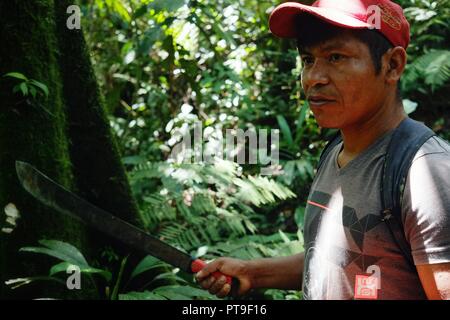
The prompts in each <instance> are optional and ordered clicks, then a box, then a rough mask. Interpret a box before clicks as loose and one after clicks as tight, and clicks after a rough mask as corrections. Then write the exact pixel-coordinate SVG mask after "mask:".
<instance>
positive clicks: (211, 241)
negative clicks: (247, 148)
mask: <svg viewBox="0 0 450 320" xmlns="http://www.w3.org/2000/svg"><path fill="white" fill-rule="evenodd" d="M74 2H75V1H73V0H72V1H67V0H58V1H56V0H54V1H52V0H27V1H21V0H11V1H0V27H1V28H0V43H1V45H0V209H1V211H0V228H1V232H0V280H1V283H0V299H10V298H25V299H30V298H42V297H45V298H64V299H91V298H92V299H113V300H114V299H214V297H213V296H211V295H210V294H208V293H207V292H206V291H203V290H200V289H199V288H198V286H197V285H196V284H195V282H194V281H193V277H192V275H190V274H185V273H184V272H178V271H177V270H176V269H174V268H173V267H171V266H169V265H167V264H165V263H163V262H161V261H159V260H157V259H155V258H153V257H151V256H147V257H144V256H140V255H139V254H137V253H134V252H130V251H129V250H128V249H127V248H126V247H124V246H123V245H121V244H120V243H117V242H116V241H115V240H114V239H110V238H108V237H105V236H103V235H102V234H99V233H98V232H96V231H93V230H91V229H90V228H89V227H87V226H85V225H83V224H81V223H79V222H78V221H76V220H75V219H72V218H70V217H66V216H62V215H61V214H59V213H57V212H55V211H53V210H51V209H49V208H48V207H45V206H43V205H41V204H40V203H39V202H38V201H37V200H35V199H34V198H32V197H31V196H30V195H28V194H27V193H26V192H25V191H24V190H23V188H22V187H21V186H20V185H19V182H18V180H17V175H16V173H15V161H16V160H23V161H27V162H30V163H32V164H33V165H34V166H36V167H37V168H38V169H40V170H42V171H43V172H45V173H46V174H47V175H48V176H50V177H52V178H53V179H54V180H56V181H58V182H59V183H61V184H63V185H64V186H65V187H67V188H68V189H70V190H72V191H73V192H75V193H77V194H79V195H80V196H82V197H83V198H85V199H87V200H88V201H90V202H92V203H94V204H96V205H97V206H99V207H101V208H103V209H105V210H108V211H110V212H111V213H113V214H115V215H117V216H118V217H120V218H122V219H124V220H126V221H128V222H131V223H133V224H135V225H137V226H140V227H141V228H143V229H145V230H146V231H148V232H149V233H151V234H152V235H155V236H157V237H159V238H160V239H162V240H164V241H166V242H168V243H170V244H172V245H173V246H176V247H178V248H180V249H182V250H184V251H186V252H188V253H190V254H191V255H193V256H197V257H201V258H202V259H205V260H209V259H213V258H215V257H219V256H232V257H237V258H243V259H251V258H257V257H272V256H282V255H290V254H294V253H297V252H300V251H301V250H302V249H303V242H302V233H301V230H302V226H303V214H304V208H305V200H306V198H307V196H308V191H309V186H310V184H311V182H312V179H313V177H314V174H315V166H316V164H317V161H318V158H319V155H320V152H321V150H322V148H323V147H324V145H325V143H326V139H327V137H329V136H330V135H331V134H332V133H333V132H332V131H331V130H322V129H320V128H319V127H317V124H316V123H315V120H314V117H313V116H312V113H311V112H310V110H309V108H308V105H307V103H306V101H305V100H304V98H305V97H304V95H303V93H302V91H301V88H300V82H299V76H300V72H301V68H302V66H301V63H300V60H299V58H298V52H297V50H296V48H295V41H288V40H280V39H278V38H276V37H274V36H273V35H272V34H271V33H270V31H269V29H268V17H269V13H270V12H271V11H272V10H273V8H274V7H275V6H276V5H278V4H279V3H281V1H273V0H270V1H265V0H103V1H102V0H96V1H94V0H92V1H78V2H77V3H74ZM303 2H304V3H312V1H303ZM395 2H398V3H400V4H401V5H402V6H403V7H404V8H405V14H406V16H407V18H408V20H409V22H410V24H411V44H410V46H409V48H408V66H407V68H406V71H405V74H404V75H403V77H402V80H401V92H402V98H403V99H404V106H405V109H406V111H407V112H408V113H409V114H410V116H411V117H412V118H414V119H416V120H420V121H423V122H425V123H426V124H427V125H428V126H429V127H431V128H433V130H435V131H436V132H437V133H438V134H439V135H440V136H442V137H443V138H445V139H447V140H449V139H450V113H449V112H448V108H449V103H448V101H449V95H448V91H449V89H450V88H449V79H450V51H449V41H450V36H449V34H450V28H449V21H450V1H448V0H436V1H432V0H430V1H428V0H401V1H395ZM73 4H77V5H79V8H80V9H81V30H77V29H72V30H71V29H69V28H67V19H69V17H70V16H71V14H70V13H68V12H67V8H68V7H69V6H71V5H73ZM197 121H200V122H201V123H202V126H203V138H204V146H203V148H204V150H208V148H214V146H217V144H218V143H220V133H221V132H222V133H223V132H224V131H225V130H226V129H233V130H234V132H236V130H237V129H242V130H244V131H245V130H248V129H255V130H259V129H269V130H270V129H277V130H279V132H280V155H279V157H280V167H279V168H278V169H277V170H276V172H275V174H274V175H272V176H263V175H261V174H260V169H261V167H262V165H261V164H247V165H238V164H236V163H235V162H231V161H225V160H221V159H217V160H216V161H214V162H213V163H207V162H203V163H194V164H187V163H177V162H174V161H170V160H169V159H168V158H169V154H170V152H171V150H173V147H174V146H175V145H177V143H179V142H180V141H181V140H182V137H183V135H184V134H185V133H186V132H192V131H193V126H194V123H196V122H197ZM70 265H77V266H79V267H80V269H81V272H82V284H81V289H80V290H76V289H75V290H69V289H68V288H67V286H66V279H67V277H68V276H69V275H68V274H67V273H66V270H67V268H68V267H69V266H70ZM243 298H244V299H256V298H258V299H301V292H297V291H282V290H258V291H253V292H251V293H249V294H248V295H247V296H245V297H243Z"/></svg>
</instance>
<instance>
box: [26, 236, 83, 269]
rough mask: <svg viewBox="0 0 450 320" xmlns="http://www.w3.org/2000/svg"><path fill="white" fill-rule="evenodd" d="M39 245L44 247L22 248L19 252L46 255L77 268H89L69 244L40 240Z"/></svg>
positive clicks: (81, 256)
mask: <svg viewBox="0 0 450 320" xmlns="http://www.w3.org/2000/svg"><path fill="white" fill-rule="evenodd" d="M39 243H40V244H41V245H43V246H44V247H24V248H21V249H20V250H19V251H23V252H34V253H42V254H46V255H49V256H52V257H55V258H58V259H60V260H62V261H66V262H70V263H72V264H75V265H77V266H79V267H82V266H89V265H88V263H87V261H86V259H85V258H84V256H83V255H82V254H81V252H80V251H79V250H78V249H77V248H75V247H74V246H72V245H71V244H69V243H66V242H62V241H58V240H40V241H39Z"/></svg>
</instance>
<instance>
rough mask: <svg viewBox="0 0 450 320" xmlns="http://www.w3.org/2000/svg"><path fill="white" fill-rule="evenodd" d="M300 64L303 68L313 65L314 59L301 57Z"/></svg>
mask: <svg viewBox="0 0 450 320" xmlns="http://www.w3.org/2000/svg"><path fill="white" fill-rule="evenodd" d="M302 62H303V64H304V65H305V66H307V65H311V64H313V63H314V59H313V58H312V57H303V58H302Z"/></svg>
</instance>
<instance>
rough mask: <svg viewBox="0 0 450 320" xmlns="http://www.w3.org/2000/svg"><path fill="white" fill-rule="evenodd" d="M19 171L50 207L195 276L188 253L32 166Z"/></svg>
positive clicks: (21, 166) (25, 183)
mask: <svg viewBox="0 0 450 320" xmlns="http://www.w3.org/2000/svg"><path fill="white" fill-rule="evenodd" d="M16 171H17V176H18V177H19V180H20V183H21V184H22V186H23V187H24V188H25V190H26V191H27V192H29V193H30V194H31V195H32V196H33V197H35V198H36V199H38V200H39V201H41V202H42V203H44V204H46V205H47V206H49V207H51V208H53V209H55V210H57V211H59V212H61V213H64V214H68V215H70V216H72V217H76V218H78V219H80V220H81V221H83V222H85V223H86V224H88V225H90V226H92V227H94V228H95V229H97V230H98V231H101V232H103V233H105V234H107V235H109V236H111V237H113V238H115V239H118V240H119V241H121V242H123V243H125V244H126V245H128V246H130V247H131V248H133V249H136V250H138V251H141V252H143V253H146V254H149V255H152V256H154V257H156V258H158V259H160V260H162V261H165V262H167V263H169V264H171V265H173V266H175V267H178V268H180V269H181V270H184V271H186V272H192V270H191V264H192V261H193V259H192V257H191V256H190V255H188V254H187V253H185V252H182V251H180V250H178V249H176V248H174V247H172V246H170V245H168V244H167V243H165V242H163V241H161V240H159V239H157V238H155V237H153V236H151V235H149V234H148V233H146V232H145V231H143V230H141V229H139V228H137V227H136V226H134V225H132V224H130V223H128V222H126V221H123V220H121V219H119V218H118V217H116V216H114V215H112V214H111V213H109V212H107V211H105V210H103V209H100V208H98V207H96V206H94V205H93V204H91V203H89V202H87V201H86V200H84V199H82V198H80V197H79V196H77V195H75V194H74V193H72V192H70V191H68V190H67V189H65V188H64V187H63V186H61V185H59V184H58V183H56V182H55V181H53V180H52V179H50V178H49V177H47V176H46V175H45V174H43V173H42V172H40V171H39V170H37V169H36V168H34V167H33V166H32V165H30V164H29V163H26V162H22V161H16Z"/></svg>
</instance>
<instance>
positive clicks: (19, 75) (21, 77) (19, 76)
mask: <svg viewBox="0 0 450 320" xmlns="http://www.w3.org/2000/svg"><path fill="white" fill-rule="evenodd" d="M4 77H10V78H15V79H19V80H25V81H28V78H27V77H26V76H25V75H24V74H22V73H20V72H9V73H7V74H5V75H4Z"/></svg>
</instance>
